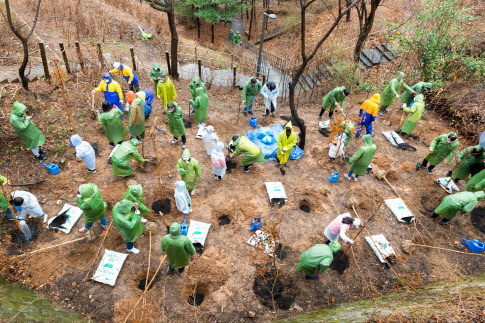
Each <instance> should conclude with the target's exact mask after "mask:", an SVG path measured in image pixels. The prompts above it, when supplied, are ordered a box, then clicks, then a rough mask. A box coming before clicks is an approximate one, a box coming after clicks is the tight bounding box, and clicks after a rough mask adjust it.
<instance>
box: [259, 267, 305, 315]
mask: <svg viewBox="0 0 485 323" xmlns="http://www.w3.org/2000/svg"><path fill="white" fill-rule="evenodd" d="M253 291H254V294H256V296H257V297H258V299H259V301H260V302H261V304H263V305H264V306H266V307H268V308H270V309H274V308H273V307H278V308H279V309H282V310H289V309H290V307H291V305H293V302H294V301H295V298H296V296H297V294H298V291H297V289H296V288H295V286H294V284H293V279H291V278H290V277H289V276H286V275H281V276H279V277H278V279H277V280H276V282H275V279H274V276H273V275H272V274H271V273H269V272H267V273H265V274H264V275H258V276H256V277H254V282H253Z"/></svg>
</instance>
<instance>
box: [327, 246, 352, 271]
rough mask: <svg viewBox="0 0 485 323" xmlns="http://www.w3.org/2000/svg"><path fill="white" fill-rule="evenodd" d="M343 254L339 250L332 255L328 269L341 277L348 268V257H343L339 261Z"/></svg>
mask: <svg viewBox="0 0 485 323" xmlns="http://www.w3.org/2000/svg"><path fill="white" fill-rule="evenodd" d="M343 254H344V252H343V251H342V250H340V251H339V252H337V253H336V254H334V255H333V261H332V263H331V264H330V268H332V269H333V270H335V271H337V272H338V273H339V274H340V275H342V274H343V273H344V271H345V269H347V268H349V257H348V256H347V255H345V257H344V258H343V259H342V260H340V258H341V257H342V255H343Z"/></svg>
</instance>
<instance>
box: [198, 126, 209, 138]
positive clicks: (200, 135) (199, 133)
mask: <svg viewBox="0 0 485 323" xmlns="http://www.w3.org/2000/svg"><path fill="white" fill-rule="evenodd" d="M206 131H207V130H205V126H203V125H202V126H199V130H197V134H196V135H195V138H196V139H202V135H203V134H204V132H206Z"/></svg>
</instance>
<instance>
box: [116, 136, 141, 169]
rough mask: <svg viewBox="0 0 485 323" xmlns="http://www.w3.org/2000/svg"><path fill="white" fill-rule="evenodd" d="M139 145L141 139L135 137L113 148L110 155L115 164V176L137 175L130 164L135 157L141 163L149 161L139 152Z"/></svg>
mask: <svg viewBox="0 0 485 323" xmlns="http://www.w3.org/2000/svg"><path fill="white" fill-rule="evenodd" d="M138 145H140V141H139V140H138V139H136V138H133V139H131V140H129V141H125V142H123V143H122V144H121V145H117V146H116V147H115V148H114V149H113V151H112V153H111V156H110V160H111V163H112V164H113V176H121V177H126V176H132V177H135V174H133V170H132V169H131V166H130V161H131V160H132V159H135V160H136V161H138V162H140V163H144V162H146V161H147V160H146V159H144V158H143V157H142V156H141V155H140V154H139V153H138V149H137V148H136V147H137V146H138Z"/></svg>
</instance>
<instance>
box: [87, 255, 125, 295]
mask: <svg viewBox="0 0 485 323" xmlns="http://www.w3.org/2000/svg"><path fill="white" fill-rule="evenodd" d="M126 257H128V254H126V253H120V252H116V251H111V250H108V249H104V256H103V259H101V262H100V263H99V266H98V269H96V271H95V272H94V275H93V277H91V279H93V280H95V281H97V282H99V283H103V284H106V285H110V286H114V285H115V283H116V279H117V278H118V275H119V274H120V271H121V268H122V267H123V263H124V262H125V260H126Z"/></svg>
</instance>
